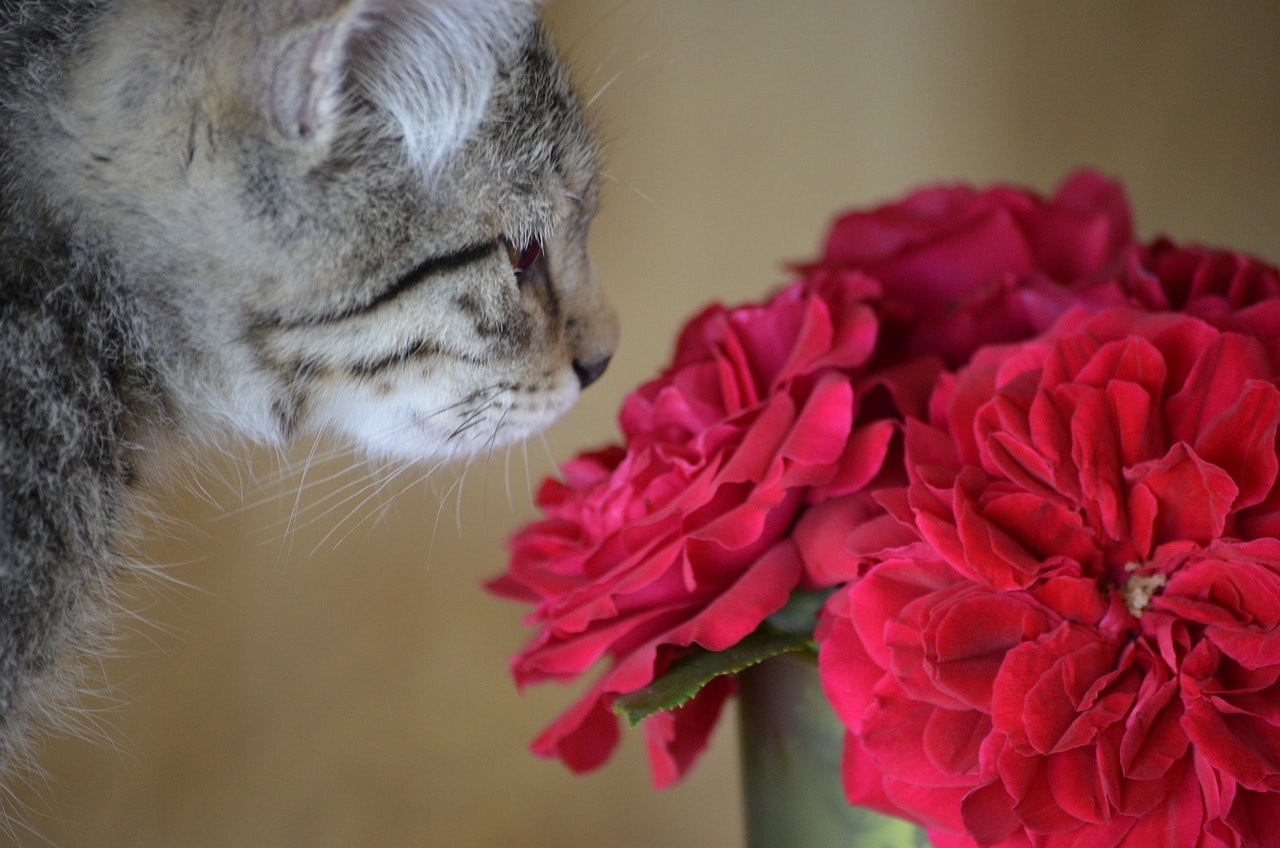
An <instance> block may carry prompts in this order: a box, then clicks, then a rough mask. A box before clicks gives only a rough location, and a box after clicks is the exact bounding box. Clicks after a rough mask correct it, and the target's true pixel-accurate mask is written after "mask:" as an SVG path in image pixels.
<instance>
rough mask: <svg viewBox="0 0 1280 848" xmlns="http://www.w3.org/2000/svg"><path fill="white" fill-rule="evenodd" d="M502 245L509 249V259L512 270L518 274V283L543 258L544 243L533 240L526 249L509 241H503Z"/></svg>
mask: <svg viewBox="0 0 1280 848" xmlns="http://www.w3.org/2000/svg"><path fill="white" fill-rule="evenodd" d="M502 245H503V247H505V248H506V249H507V258H508V259H510V260H511V269H512V270H513V271H515V272H516V282H519V281H520V278H521V277H522V276H523V275H524V274H525V272H526V271H528V270H529V269H530V268H532V267H533V264H534V263H535V262H537V261H538V260H539V259H541V258H542V242H541V241H540V240H539V239H537V238H533V239H530V240H529V243H528V244H526V245H525V246H524V247H517V246H516V245H514V244H512V243H511V242H510V241H508V240H507V239H505V238H504V239H503V240H502Z"/></svg>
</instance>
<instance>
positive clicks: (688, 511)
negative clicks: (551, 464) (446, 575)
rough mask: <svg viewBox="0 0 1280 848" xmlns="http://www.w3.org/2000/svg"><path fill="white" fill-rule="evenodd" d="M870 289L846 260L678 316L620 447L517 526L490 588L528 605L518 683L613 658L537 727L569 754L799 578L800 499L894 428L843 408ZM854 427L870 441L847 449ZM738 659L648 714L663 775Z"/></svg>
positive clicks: (624, 418) (772, 605)
mask: <svg viewBox="0 0 1280 848" xmlns="http://www.w3.org/2000/svg"><path fill="white" fill-rule="evenodd" d="M875 293H876V292H875V288H874V286H873V285H872V284H870V283H868V282H867V281H865V280H861V279H859V278H857V277H856V276H848V275H846V276H844V277H840V278H829V279H826V280H823V281H819V282H813V283H805V282H802V283H797V284H796V285H793V286H791V287H789V288H787V289H785V290H783V291H782V292H780V293H779V294H778V295H777V296H775V297H774V298H773V299H772V300H770V301H769V302H768V303H766V304H763V305H753V306H744V307H740V308H737V309H725V308H723V307H719V306H713V307H711V308H709V309H707V310H706V311H704V312H703V313H702V314H700V315H698V316H697V317H696V318H695V319H693V321H692V322H690V324H689V325H688V327H686V328H685V330H684V332H683V333H682V334H681V336H680V340H679V344H678V345H677V349H676V354H675V359H674V362H673V364H672V366H671V367H670V368H669V369H668V370H667V371H666V372H665V373H664V374H662V376H660V377H659V378H658V379H656V380H654V381H652V382H650V383H648V384H647V385H645V386H642V387H641V388H640V389H639V390H637V391H636V392H635V393H633V394H632V395H631V396H630V397H628V398H627V400H626V402H625V404H624V406H623V409H622V412H621V415H620V422H621V426H622V431H623V435H624V437H625V439H626V448H625V449H622V448H611V449H606V450H603V451H599V452H596V453H591V454H585V455H583V456H581V457H579V458H578V459H576V460H574V461H572V462H570V463H568V464H567V465H566V466H565V467H564V478H565V479H564V481H563V482H560V481H556V480H549V481H547V482H546V483H545V484H544V485H543V487H542V489H541V491H540V492H539V494H538V506H539V507H540V508H541V509H542V510H543V512H544V513H545V518H543V519H542V520H540V521H538V522H536V523H533V524H531V525H529V526H528V527H526V528H524V529H523V530H522V531H521V532H520V533H519V534H518V535H516V537H515V538H514V539H513V540H512V557H511V565H510V569H509V571H508V573H507V574H505V575H504V576H502V577H501V578H499V579H498V580H496V581H494V582H493V583H492V584H491V585H492V588H493V589H494V591H496V592H498V593H500V594H503V595H507V596H510V597H513V598H517V599H520V600H524V601H527V602H530V603H533V604H535V605H536V609H535V611H534V613H533V614H532V616H531V619H530V621H531V623H533V624H534V625H536V626H537V627H538V632H537V634H536V636H535V637H534V639H533V641H532V642H531V643H530V644H529V645H528V646H527V647H526V648H525V649H524V650H523V651H522V652H521V653H520V654H519V655H518V656H517V657H516V658H515V660H514V662H513V670H514V674H515V677H516V680H517V682H518V683H519V684H520V685H527V684H531V683H537V682H540V681H543V680H549V679H568V678H573V677H576V676H578V675H580V674H582V673H584V672H585V671H587V670H588V669H589V668H590V667H592V666H593V665H594V664H595V663H596V662H598V661H605V662H606V663H607V665H608V667H607V670H606V671H605V672H604V674H603V675H602V676H601V677H600V678H599V680H597V682H596V683H595V685H594V686H593V687H592V688H591V689H590V691H588V692H587V694H586V695H585V696H584V697H582V698H581V699H580V700H579V701H578V702H577V703H576V704H575V705H574V706H573V707H572V708H570V710H569V711H568V712H566V713H565V714H564V715H563V716H561V717H560V718H559V719H558V720H557V721H556V722H555V723H554V724H552V725H551V726H550V727H549V728H548V729H547V730H546V731H545V732H544V733H543V734H542V735H541V736H540V737H539V738H538V740H537V741H536V742H535V743H534V750H535V751H536V752H538V753H540V754H543V755H547V756H559V757H560V758H562V759H563V760H564V761H565V762H566V763H567V764H568V765H569V766H570V767H571V768H573V769H575V770H579V771H581V770H586V769H591V768H594V767H596V766H598V765H600V764H601V763H602V762H603V761H604V760H605V759H606V758H607V757H608V756H609V754H610V752H611V751H612V749H613V747H614V746H615V745H616V742H617V736H618V726H617V721H618V720H617V719H616V718H615V717H614V715H613V713H612V711H611V708H612V705H613V702H614V700H615V699H616V698H617V696H618V695H619V694H621V693H628V692H633V691H635V690H638V689H640V688H642V687H643V686H645V685H647V684H648V683H650V682H651V681H652V680H653V679H654V678H655V677H656V676H657V675H659V674H661V673H662V672H663V671H664V670H665V669H666V667H667V666H668V665H670V663H671V662H672V661H673V660H674V659H676V658H678V657H680V656H681V655H683V654H685V653H687V652H688V651H689V650H690V648H691V647H693V646H701V647H703V648H707V649H709V650H713V651H714V650H722V649H724V648H728V647H730V646H732V645H734V644H735V643H737V642H738V641H740V640H741V639H742V638H743V637H744V636H746V635H748V634H749V633H751V632H752V631H753V630H755V629H756V627H758V626H759V625H760V623H761V621H762V620H763V619H764V618H765V617H766V616H768V615H769V614H771V613H773V612H774V611H776V610H777V609H778V608H779V607H781V606H782V605H783V604H784V603H785V602H786V600H787V598H788V596H789V595H790V593H791V592H792V590H793V589H795V588H796V586H797V585H798V584H799V583H800V582H801V579H802V571H801V566H800V560H799V557H798V556H797V555H796V551H795V545H794V544H793V543H792V542H791V540H790V539H789V538H788V537H787V533H788V531H789V530H790V527H791V524H792V521H793V519H794V517H795V515H796V514H797V513H798V512H799V510H800V509H801V508H802V507H803V505H804V503H805V501H806V499H807V498H808V497H809V495H810V493H812V492H813V491H816V489H817V487H823V489H824V490H836V491H843V490H846V489H851V488H857V487H859V486H861V485H862V484H863V483H864V482H865V481H866V480H867V479H870V478H871V477H872V476H874V475H875V474H876V473H877V471H878V470H879V467H880V463H881V462H882V460H883V457H884V453H885V450H886V449H887V444H888V441H889V438H890V436H891V428H890V427H889V426H888V425H887V424H885V423H873V424H870V425H866V426H863V427H859V428H855V427H854V416H855V414H856V411H857V402H856V398H855V395H854V388H853V385H852V382H851V379H850V376H849V375H850V374H851V373H852V371H853V369H855V368H857V367H858V366H860V365H862V364H863V363H864V362H865V361H866V360H867V358H868V357H870V355H871V353H872V350H873V349H874V345H875V340H876V333H877V322H876V318H875V314H874V312H873V310H872V309H871V308H870V307H869V306H868V305H867V304H866V302H865V301H866V299H867V297H869V296H871V295H874V294H875ZM851 439H852V440H853V441H854V442H856V443H857V444H859V445H861V446H862V447H863V448H864V450H862V451H861V452H860V453H859V455H858V456H857V457H856V461H849V460H848V459H847V458H846V457H845V454H846V450H845V447H846V445H847V444H848V443H849V442H850V440H851ZM732 691H733V683H732V680H731V679H730V678H725V679H723V680H720V681H718V682H716V683H714V684H713V685H711V686H709V687H707V688H705V689H703V690H702V691H701V692H700V693H699V694H698V696H697V697H696V698H694V699H693V700H692V701H691V702H689V703H688V704H686V705H685V706H684V707H682V708H680V709H679V710H675V711H672V712H668V713H662V714H659V715H656V716H653V717H652V718H650V719H649V720H648V721H646V722H645V732H646V738H647V741H648V746H649V752H650V759H651V763H652V767H653V773H654V780H655V782H656V783H657V784H659V785H665V784H667V783H669V782H671V781H673V780H675V779H676V778H677V777H679V776H680V775H681V774H682V773H683V772H684V771H685V770H686V769H687V768H688V767H689V765H690V764H691V762H692V761H693V759H694V757H695V756H696V755H697V753H698V752H699V751H700V750H701V749H702V748H703V746H704V745H705V744H706V738H707V734H708V733H709V732H710V730H711V727H712V725H713V724H714V722H715V720H716V717H717V715H718V713H719V710H720V707H721V705H722V704H723V702H724V699H725V698H726V697H727V696H728V695H729V694H730V693H731V692H732Z"/></svg>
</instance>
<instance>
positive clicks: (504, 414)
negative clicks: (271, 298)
mask: <svg viewBox="0 0 1280 848" xmlns="http://www.w3.org/2000/svg"><path fill="white" fill-rule="evenodd" d="M563 371H564V373H563V374H561V373H555V374H549V375H542V376H541V378H540V379H537V380H529V381H526V382H523V383H522V382H518V381H514V380H509V379H501V378H494V377H492V376H491V375H480V374H469V373H465V372H464V373H463V374H459V375H441V374H439V373H437V374H435V375H434V376H432V377H429V378H424V377H418V378H408V377H405V376H403V375H402V376H399V377H387V378H385V379H380V380H373V381H361V382H355V383H348V384H346V385H342V386H330V387H328V388H327V390H321V391H319V392H317V393H316V394H315V396H314V397H313V401H312V405H313V415H314V418H313V422H312V423H313V424H314V425H315V426H316V427H317V428H319V429H321V430H326V431H337V432H338V433H340V434H342V435H343V436H345V437H346V438H349V439H351V440H352V441H353V442H354V443H355V444H356V445H357V446H358V447H360V448H362V449H363V450H366V451H368V452H369V453H370V454H372V455H375V456H379V457H386V458H395V459H401V460H408V461H415V462H417V461H430V460H440V459H449V458H454V457H465V456H472V455H476V454H478V453H481V452H485V451H489V450H492V449H494V448H498V447H503V446H506V445H509V444H512V443H515V442H519V441H522V440H524V439H526V438H528V437H530V436H532V435H535V434H537V433H540V432H542V431H543V430H545V429H546V428H547V427H548V426H549V425H550V424H552V423H553V422H554V421H556V420H557V419H558V418H560V416H562V415H563V414H564V413H565V412H567V411H568V410H569V409H570V408H571V407H572V406H573V404H574V403H575V402H576V401H577V399H578V395H579V388H578V380H577V377H576V376H575V375H574V374H573V372H572V369H571V368H568V367H566V368H565V369H563Z"/></svg>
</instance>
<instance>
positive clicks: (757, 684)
mask: <svg viewBox="0 0 1280 848" xmlns="http://www.w3.org/2000/svg"><path fill="white" fill-rule="evenodd" d="M738 697H739V712H740V716H741V733H742V772H743V788H744V792H745V799H744V800H745V805H746V826H747V846H748V848H927V846H928V845H929V842H928V840H927V839H926V838H925V835H924V831H923V830H922V829H920V828H919V827H916V826H915V825H912V824H909V823H908V822H905V821H902V820H900V819H895V818H890V817H888V816H883V815H880V814H878V813H874V812H872V811H870V810H867V809H864V808H862V807H854V806H850V804H849V803H848V801H846V800H845V795H844V789H843V787H842V785H841V779H840V752H841V748H842V745H843V736H844V728H843V726H842V725H841V724H840V721H839V720H838V719H837V718H836V715H835V713H834V712H832V710H831V706H830V705H829V704H828V703H827V700H826V698H825V697H824V696H823V693H822V687H821V684H820V683H819V681H818V665H817V663H816V662H815V661H814V659H813V658H812V657H811V656H808V655H800V654H784V655H782V656H778V657H774V658H772V659H769V660H766V661H765V662H763V663H761V664H760V665H757V666H755V667H753V668H750V669H747V670H746V671H744V672H742V673H741V674H740V675H739V695H738Z"/></svg>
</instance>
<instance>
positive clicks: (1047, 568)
mask: <svg viewBox="0 0 1280 848" xmlns="http://www.w3.org/2000/svg"><path fill="white" fill-rule="evenodd" d="M796 275H797V276H796V279H795V280H794V281H793V282H792V283H791V284H790V285H788V286H786V287H785V288H783V289H781V290H780V291H778V292H777V293H776V294H774V295H773V296H772V297H770V298H769V299H768V300H766V301H764V302H763V303H759V304H749V305H744V306H739V307H734V308H726V307H723V306H719V305H715V306H711V307H709V308H707V309H706V310H704V311H703V312H702V313H700V314H699V315H697V316H696V317H694V318H693V319H692V320H691V321H690V322H689V323H688V325H687V326H686V327H685V328H684V330H683V331H682V333H681V334H680V336H679V340H678V343H677V345H676V351H675V355H674V358H673V361H672V363H671V365H670V366H669V367H668V368H667V369H666V370H665V371H664V372H663V373H662V374H661V375H660V376H658V377H657V378H656V379H655V380H653V381H651V382H649V383H647V384H645V385H644V386H641V387H640V388H639V389H638V390H636V391H635V392H634V393H633V394H632V395H630V396H629V397H628V398H627V399H626V401H625V403H624V405H623V408H622V411H621V413H620V419H619V420H620V427H621V431H622V438H623V444H622V445H621V446H614V447H608V448H605V449H602V450H599V451H595V452H591V453H586V454H583V455H581V456H579V457H577V458H576V459H574V460H572V461H570V462H569V463H567V464H566V465H565V466H564V468H563V469H562V472H563V473H562V477H561V478H560V479H549V480H547V481H546V482H545V483H544V484H543V486H542V488H541V490H540V491H539V493H538V505H539V507H540V508H541V509H542V511H543V513H544V517H543V518H542V519H540V520H538V521H536V522H534V523H532V524H530V525H529V526H527V527H525V528H524V529H523V530H521V531H520V532H519V533H518V534H517V535H516V536H515V538H514V539H513V541H512V556H511V562H510V567H509V569H508V571H507V573H505V574H504V575H503V576H501V577H500V578H498V579H497V580H495V581H493V583H492V584H491V587H492V588H493V590H494V591H496V592H498V593H500V594H502V595H505V596H508V597H512V598H516V599H519V600H521V601H525V602H528V603H531V604H533V605H534V611H533V613H532V614H531V616H530V619H529V621H530V624H531V625H533V626H534V627H536V633H535V635H534V637H533V639H532V641H531V642H530V643H529V644H528V645H527V646H526V648H525V649H524V650H523V651H521V652H520V653H519V655H517V656H516V657H515V659H514V661H513V672H514V675H515V678H516V680H517V682H518V683H519V684H520V685H522V686H523V685H528V684H532V683H537V682H541V681H545V680H567V679H573V678H576V677H578V676H580V675H582V674H584V673H586V672H587V671H588V670H590V669H591V668H593V667H595V666H597V665H599V666H603V671H602V672H601V673H600V675H599V676H598V678H597V679H596V680H595V682H594V684H593V685H591V687H590V688H589V689H588V690H587V691H586V693H585V694H584V695H583V696H582V697H581V698H580V699H579V700H578V701H577V703H576V704H575V705H574V706H572V707H571V708H570V709H569V710H568V711H567V712H566V713H565V714H564V715H562V716H561V717H560V718H559V719H557V720H556V721H555V722H554V723H553V724H552V725H551V726H550V727H548V728H547V730H546V731H545V732H544V733H543V734H542V735H541V736H540V737H539V738H538V739H537V740H536V741H535V742H534V750H535V751H536V752H538V753H540V754H543V755H547V756H557V757H560V758H561V759H562V760H563V761H564V762H565V763H566V764H567V765H568V766H569V767H570V768H572V769H574V770H577V771H584V770H589V769H592V768H595V767H597V766H599V765H600V764H602V763H603V762H604V761H605V760H606V759H607V757H608V756H609V754H610V752H611V751H612V749H613V748H614V746H615V745H616V744H617V741H618V736H619V726H620V725H619V720H620V719H619V717H620V716H625V717H626V718H628V719H631V720H632V721H633V722H635V721H642V722H643V727H644V733H645V739H646V744H647V750H648V752H649V756H650V762H651V764H652V771H653V777H654V781H655V783H656V784H658V785H666V784H669V783H671V782H673V781H674V780H676V779H678V778H679V777H680V775H682V774H683V773H684V772H685V771H686V770H687V769H688V768H689V767H690V765H691V764H692V763H693V762H694V760H695V759H696V757H697V755H698V753H699V752H700V751H701V750H703V748H704V747H705V745H706V743H707V739H708V735H709V733H710V732H711V730H712V728H713V726H714V725H715V723H716V721H717V718H718V716H719V714H720V712H721V711H722V708H723V706H724V704H725V703H726V700H727V699H728V698H729V697H730V696H731V695H732V694H733V693H734V692H735V691H736V690H737V688H738V686H739V679H738V678H739V675H740V674H741V673H743V672H744V671H745V670H746V669H748V668H750V667H752V666H754V665H756V664H757V663H761V662H765V661H766V660H769V659H770V658H771V657H774V656H775V655H777V654H781V653H788V652H800V653H801V654H805V653H816V655H817V667H818V671H819V674H820V678H821V686H822V691H823V692H824V693H825V699H826V702H827V703H829V704H830V707H831V708H832V709H833V710H834V713H835V715H836V716H838V718H839V720H840V722H841V724H842V725H843V727H844V746H843V747H844V755H843V760H842V763H841V768H840V772H841V774H842V778H843V780H842V783H843V790H844V794H845V797H846V799H847V801H848V802H849V803H850V804H853V805H860V806H863V807H867V808H871V809H873V810H877V811H880V812H882V813H885V814H888V815H891V816H896V817H901V818H903V819H906V820H909V821H911V822H914V823H916V824H917V825H919V826H920V827H922V828H924V829H926V831H927V833H928V837H929V839H930V840H931V841H932V842H933V844H935V845H937V846H962V845H964V846H971V845H982V846H990V845H999V846H1030V845H1036V846H1040V845H1044V846H1059V845H1061V846H1076V845H1084V844H1089V845H1091V846H1093V845H1098V846H1120V845H1124V846H1148V845H1169V846H1188V848H1190V846H1209V845H1214V846H1217V845H1222V846H1228V845H1232V846H1236V845H1261V844H1267V842H1266V840H1267V839H1270V838H1273V837H1270V836H1268V835H1267V834H1268V833H1269V828H1270V827H1271V825H1270V824H1269V823H1273V822H1277V821H1280V486H1277V476H1278V472H1280V463H1278V461H1277V455H1278V450H1277V429H1278V425H1280V389H1278V388H1277V386H1278V385H1280V274H1278V273H1277V271H1276V269H1275V268H1273V267H1271V266H1268V265H1266V264H1264V263H1262V262H1260V261H1258V260H1255V259H1251V258H1249V257H1246V256H1243V255H1239V254H1235V253H1231V252H1226V251H1215V250H1207V249H1201V248H1193V247H1184V246H1179V245H1176V244H1174V243H1172V242H1169V241H1167V240H1157V241H1155V242H1151V243H1146V244H1143V243H1138V242H1136V241H1135V239H1134V236H1133V230H1132V225H1131V221H1130V214H1129V209H1128V204H1127V201H1126V200H1125V197H1124V194H1123V192H1122V190H1121V189H1120V188H1119V187H1118V186H1117V185H1116V184H1114V183H1113V182H1111V181H1109V180H1107V179H1104V178H1103V177H1101V176H1098V175H1096V174H1093V173H1088V172H1085V173H1080V174H1077V175H1074V176H1072V177H1071V178H1069V179H1068V180H1066V181H1065V182H1064V183H1063V184H1062V185H1061V186H1060V187H1059V188H1058V190H1057V191H1056V193H1054V194H1053V195H1052V196H1050V197H1040V196H1038V195H1036V194H1034V193H1031V192H1028V191H1024V190H1020V189H1015V188H1009V187H995V188H990V189H986V190H981V191H980V190H974V189H970V188H967V187H946V188H934V189H927V190H924V191H920V192H916V193H914V194H911V195H910V196H908V197H906V198H905V199H903V200H901V201H899V202H897V203H893V204H889V205H886V206H882V207H879V208H876V209H873V210H870V211H858V212H853V213H850V214H847V215H845V216H843V217H841V218H839V219H838V220H836V221H835V223H834V225H833V226H832V229H831V231H830V234H829V236H828V239H827V242H826V245H825V248H824V250H823V252H822V255H821V257H820V258H819V259H818V260H817V261H815V262H813V263H811V264H807V265H802V266H799V267H797V268H796ZM767 664H768V663H767V662H766V665H767ZM749 743H750V740H748V744H749Z"/></svg>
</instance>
